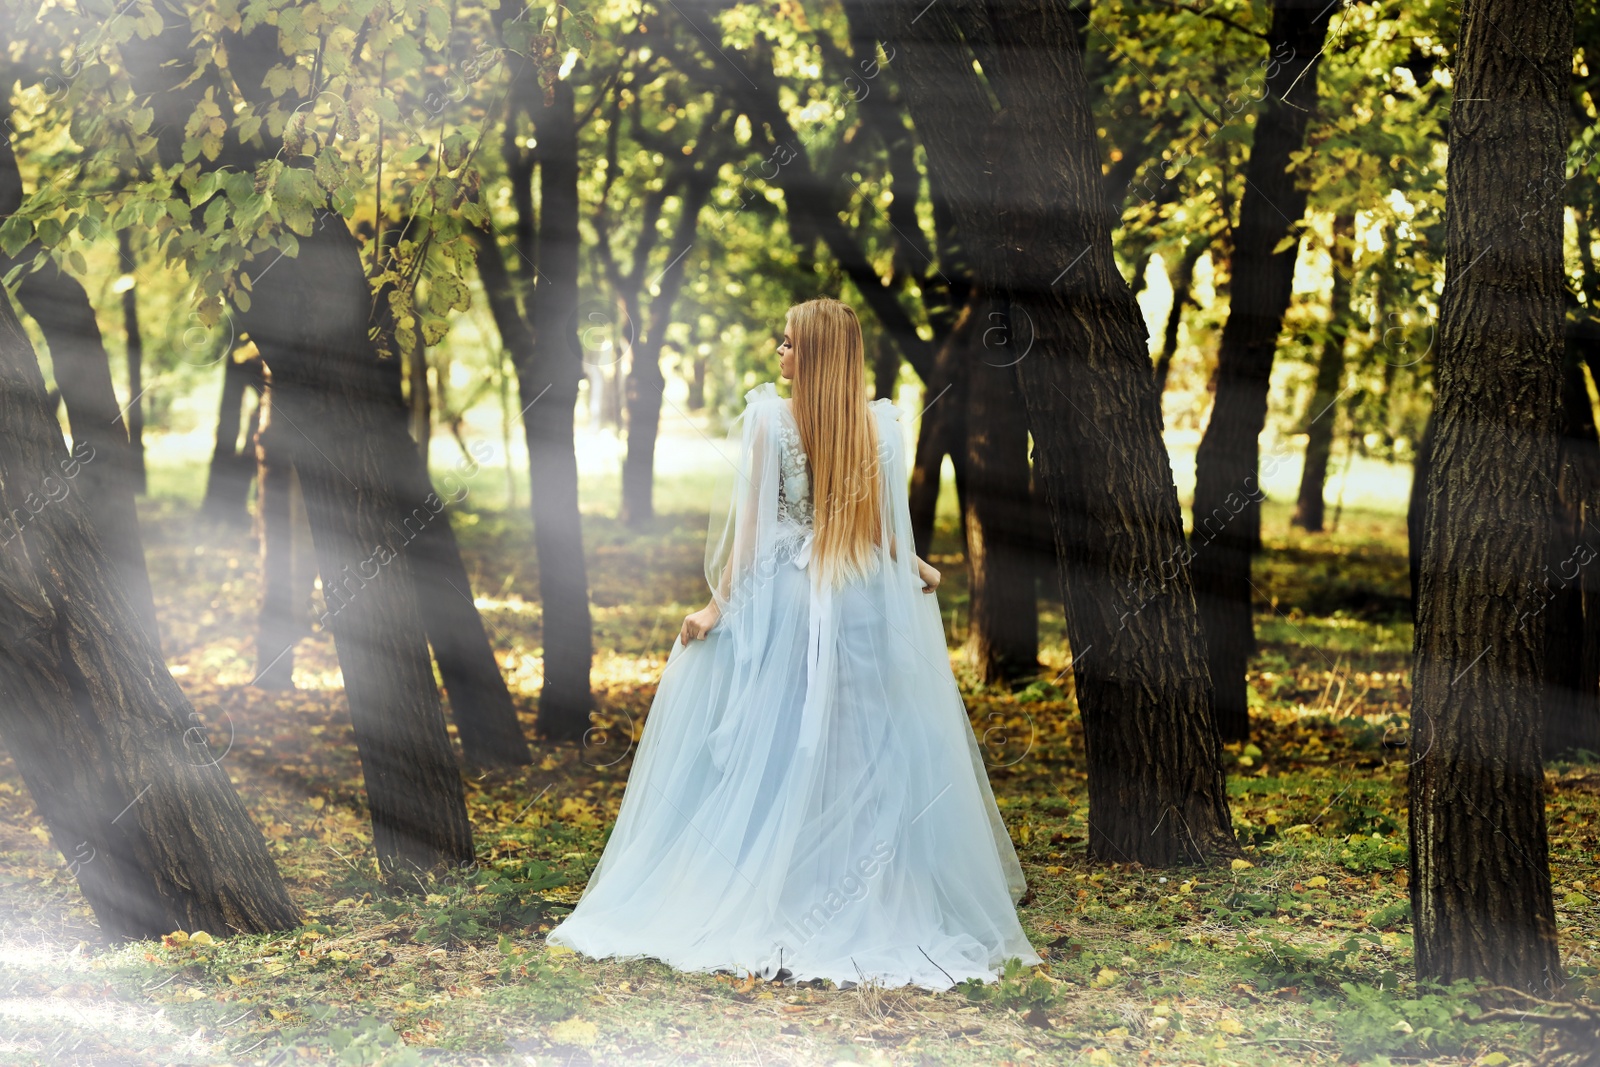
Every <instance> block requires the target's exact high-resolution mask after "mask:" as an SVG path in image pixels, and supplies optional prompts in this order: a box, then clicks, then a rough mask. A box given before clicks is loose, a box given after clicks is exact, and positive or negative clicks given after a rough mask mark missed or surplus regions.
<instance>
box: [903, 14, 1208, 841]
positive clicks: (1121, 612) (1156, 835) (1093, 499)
mask: <svg viewBox="0 0 1600 1067" xmlns="http://www.w3.org/2000/svg"><path fill="white" fill-rule="evenodd" d="M919 9H921V10H920V11H919ZM894 15H895V19H896V26H895V34H896V36H895V41H894V44H895V46H896V48H897V54H898V55H904V56H905V61H904V62H902V63H900V64H899V65H898V67H897V69H898V72H899V77H900V84H901V87H902V89H903V90H904V92H905V96H906V100H907V103H908V105H909V107H910V110H911V113H912V117H913V118H914V119H915V121H916V125H917V128H918V131H919V132H920V133H921V135H922V138H923V141H924V144H925V146H926V148H927V154H928V162H929V169H930V172H932V171H933V170H934V169H935V168H937V169H938V170H940V171H941V172H942V173H943V175H944V184H945V186H946V188H947V190H948V192H949V194H950V202H951V205H952V208H953V210H954V212H955V217H956V220H957V225H958V227H959V228H960V229H961V230H962V232H963V233H964V234H965V235H966V240H967V245H968V247H969V248H971V249H972V250H973V252H974V253H975V254H977V255H978V256H979V267H980V270H981V271H982V272H984V273H985V275H987V277H988V278H990V279H993V281H995V282H999V283H1000V284H1001V288H1003V290H1004V291H1005V292H1007V293H1008V294H1009V295H1010V299H1011V308H1010V311H1011V314H1010V318H1009V322H1010V332H1009V333H1008V334H1002V335H1001V336H1000V338H999V340H1000V341H1003V342H1004V343H1005V345H1006V347H1007V349H1009V348H1012V347H1014V348H1016V349H1017V350H1019V351H1021V350H1024V346H1026V347H1025V350H1026V352H1027V355H1026V356H1025V358H1023V359H1022V360H1021V361H1020V362H1019V363H1018V364H1017V367H1018V368H1019V370H1020V373H1021V380H1022V393H1023V396H1024V398H1025V399H1026V402H1027V414H1028V420H1029V424H1030V426H1031V428H1032V430H1033V434H1034V457H1033V458H1034V473H1035V477H1036V479H1037V480H1038V484H1039V485H1040V487H1041V488H1042V490H1043V493H1044V496H1045V498H1046V499H1047V500H1048V502H1049V510H1050V516H1051V524H1052V529H1053V531H1054V534H1055V542H1056V549H1057V554H1058V557H1059V559H1060V561H1061V585H1062V592H1063V599H1064V601H1065V604H1066V616H1067V632H1068V638H1069V640H1070V641H1071V644H1072V649H1073V652H1074V657H1073V670H1074V673H1075V678H1076V688H1077V696H1078V705H1079V708H1080V709H1081V712H1082V716H1083V724H1084V736H1085V744H1086V748H1087V750H1088V760H1089V848H1090V853H1091V855H1093V856H1094V857H1095V858H1096V859H1099V860H1103V861H1115V862H1140V863H1144V864H1148V865H1151V866H1165V865H1169V864H1174V863H1181V862H1185V861H1199V862H1206V861H1210V860H1214V859H1216V858H1217V857H1220V856H1229V855H1235V854H1237V851H1238V846H1237V844H1236V843H1235V841H1234V839H1233V833H1232V829H1231V826H1230V820H1229V815H1228V807H1227V798H1226V794H1225V792H1224V790H1223V780H1222V772H1221V765H1220V762H1219V755H1218V746H1217V739H1216V731H1215V727H1214V726H1213V724H1212V721H1211V717H1210V699H1211V693H1210V685H1209V682H1208V679H1207V676H1206V665H1205V659H1204V655H1203V650H1204V645H1203V641H1202V637H1201V633H1200V629H1199V622H1198V619H1197V618H1196V615H1195V611H1194V603H1193V599H1192V591H1191V589H1190V586H1189V580H1188V571H1187V569H1186V567H1185V566H1184V561H1183V551H1184V545H1183V525H1182V520H1181V516H1180V514H1179V511H1178V497H1177V491H1176V489H1175V488H1174V487H1173V484H1172V473H1171V468H1170V466H1169V464H1168V462H1167V455H1166V449H1165V447H1164V446H1163V444H1162V438H1161V419H1160V411H1159V409H1158V404H1157V397H1156V393H1155V388H1154V385H1155V383H1154V379H1153V377H1152V375H1151V372H1150V357H1149V352H1148V346H1147V344H1146V341H1145V328H1144V323H1143V319H1142V316H1141V315H1140V313H1139V309H1138V306H1137V304H1136V303H1135V302H1134V299H1133V293H1132V292H1131V290H1130V289H1129V288H1128V285H1127V282H1126V281H1125V280H1124V279H1123V277H1122V276H1121V274H1120V273H1119V272H1118V270H1117V266H1116V261H1115V258H1114V256H1113V255H1112V250H1111V230H1112V222H1113V220H1112V218H1111V212H1110V211H1109V210H1108V208H1107V204H1106V199H1105V196H1104V192H1103V189H1102V183H1101V174H1100V166H1099V154H1098V152H1097V150H1096V146H1095V127H1094V122H1093V119H1092V117H1091V114H1090V110H1089V103H1088V97H1089V90H1088V84H1087V81H1086V79H1085V77H1084V72H1083V60H1082V54H1081V50H1080V45H1079V41H1078V36H1077V33H1076V30H1075V28H1074V23H1073V21H1072V17H1071V14H1070V11H1069V9H1068V8H1067V6H1066V5H1064V4H1059V3H1050V2H1045V0H1024V2H1019V3H1016V4H1012V5H1007V6H1006V7H1005V9H1004V10H1003V11H1002V10H998V9H992V10H991V12H990V20H989V21H990V29H991V30H992V32H993V34H994V41H995V46H996V48H995V56H994V62H993V63H991V64H988V65H986V66H985V68H984V69H985V70H992V71H993V72H994V77H993V79H992V82H991V85H992V86H993V87H994V89H995V90H996V95H997V96H998V97H999V99H1000V102H1001V104H1002V105H1003V107H1004V110H1003V111H1002V112H1001V113H1000V116H999V121H998V122H997V123H996V127H997V128H996V129H994V130H993V131H992V136H990V137H988V138H987V139H986V137H985V132H986V130H985V127H986V126H987V125H988V124H989V116H990V106H989V104H988V98H987V94H986V93H985V91H984V86H983V85H982V83H981V82H980V81H979V80H978V75H977V73H976V72H975V71H974V69H973V63H972V56H971V54H970V52H968V51H967V49H966V47H965V45H964V44H963V40H964V39H963V35H962V33H961V30H960V28H959V26H957V25H956V24H955V22H954V21H953V20H952V15H951V13H950V12H949V11H948V9H945V8H942V7H940V6H937V5H936V6H934V7H932V8H926V7H924V5H921V4H917V3H902V4H897V5H895V8H894ZM986 167H987V172H986V169H985V168H986ZM996 260H999V262H996ZM1063 264H1066V265H1067V266H1066V267H1065V268H1064V267H1063ZM1113 433H1114V434H1116V435H1117V436H1116V438H1115V439H1113V438H1112V437H1111V436H1110V435H1111V434H1113ZM1138 598H1142V599H1138Z"/></svg>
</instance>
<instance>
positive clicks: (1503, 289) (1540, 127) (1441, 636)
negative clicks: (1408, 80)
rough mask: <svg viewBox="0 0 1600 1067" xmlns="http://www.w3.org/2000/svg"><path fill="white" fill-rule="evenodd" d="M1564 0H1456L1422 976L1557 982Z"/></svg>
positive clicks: (1424, 601) (1427, 519) (1422, 773)
mask: <svg viewBox="0 0 1600 1067" xmlns="http://www.w3.org/2000/svg"><path fill="white" fill-rule="evenodd" d="M1572 23H1573V11H1572V5H1571V4H1570V3H1567V2H1561V3H1552V4H1540V5H1535V6H1531V7H1530V6H1528V5H1525V4H1516V3H1511V2H1508V0H1469V2H1468V3H1467V4H1466V6H1465V8H1464V10H1463V14H1462V30H1461V37H1460V41H1459V44H1458V46H1457V54H1456V62H1455V65H1454V69H1455V90H1456V97H1455V101H1454V103H1453V104H1452V105H1451V108H1450V139H1449V148H1450V159H1449V173H1448V190H1449V192H1448V199H1447V201H1446V226H1447V244H1446V268H1447V269H1446V278H1445V287H1444V293H1443V298H1442V306H1441V311H1440V321H1439V345H1438V355H1437V401H1436V408H1435V420H1436V424H1435V427H1434V440H1433V453H1432V469H1431V471H1430V474H1429V478H1428V482H1427V496H1426V502H1425V505H1424V516H1423V523H1422V525H1423V543H1422V567H1421V576H1420V582H1419V588H1418V597H1417V625H1416V637H1415V647H1414V651H1415V657H1416V666H1415V671H1414V679H1415V680H1414V683H1413V696H1412V710H1411V719H1412V741H1411V744H1412V751H1413V752H1415V753H1416V755H1415V757H1414V760H1415V762H1414V764H1413V766H1412V768H1411V777H1410V802H1411V808H1410V828H1411V861H1410V862H1411V906H1412V914H1413V917H1414V919H1413V921H1414V923H1415V929H1416V958H1417V973H1418V976H1419V977H1424V978H1432V979H1438V980H1442V981H1450V980H1454V979H1457V978H1475V977H1485V978H1488V979H1490V980H1491V981H1493V982H1496V983H1501V984H1506V985H1514V986H1519V987H1521V988H1523V989H1538V990H1543V991H1547V992H1548V991H1553V990H1556V989H1558V988H1559V987H1560V985H1561V983H1562V976H1561V961H1560V955H1559V952H1558V950H1557V945H1556V930H1555V908H1554V903H1553V900H1552V896H1551V887H1550V871H1549V863H1548V842H1547V837H1546V830H1545V816H1544V773H1543V765H1542V762H1541V760H1540V755H1539V742H1540V732H1541V726H1542V713H1543V708H1542V704H1543V701H1544V685H1545V637H1546V630H1547V627H1548V626H1549V624H1550V620H1549V618H1548V615H1547V614H1546V612H1545V611H1544V610H1543V609H1544V602H1543V601H1542V600H1541V599H1539V598H1538V597H1537V596H1536V595H1530V593H1533V594H1536V593H1537V584H1536V583H1537V581H1538V579H1539V577H1540V575H1541V572H1542V569H1543V567H1544V565H1545V563H1546V561H1547V557H1546V546H1547V543H1548V530H1549V525H1548V524H1549V521H1550V514H1551V507H1552V495H1553V490H1552V486H1553V485H1554V484H1555V477H1556V474H1557V467H1556V461H1557V450H1558V437H1559V431H1560V424H1559V413H1560V393H1561V360H1562V344H1563V331H1562V319H1563V290H1564V281H1563V264H1562V215H1563V203H1562V195H1561V194H1562V192H1563V190H1564V188H1565V159H1564V154H1565V153H1564V149H1565V146H1566V138H1565V136H1564V130H1565V119H1566V109H1567V102H1566V93H1567V81H1568V74H1569V71H1570V68H1571V62H1572Z"/></svg>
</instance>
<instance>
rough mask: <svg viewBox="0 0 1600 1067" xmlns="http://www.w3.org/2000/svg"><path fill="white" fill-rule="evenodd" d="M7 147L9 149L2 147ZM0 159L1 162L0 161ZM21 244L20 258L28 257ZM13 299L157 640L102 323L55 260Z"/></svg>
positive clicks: (94, 505) (92, 514)
mask: <svg viewBox="0 0 1600 1067" xmlns="http://www.w3.org/2000/svg"><path fill="white" fill-rule="evenodd" d="M6 153H7V155H9V150H8V149H7V150H6ZM0 165H3V164H0ZM35 251H37V249H35V248H32V247H30V248H26V249H24V250H23V251H22V253H21V256H19V257H18V258H19V259H23V261H25V259H24V257H29V258H31V257H32V255H33V254H34V252H35ZM17 302H18V303H20V304H21V305H22V309H23V310H24V311H26V312H27V313H28V315H29V317H31V318H32V319H33V321H34V322H36V323H38V325H39V331H40V332H41V333H42V334H44V339H45V343H46V344H47V345H49V347H50V362H51V365H52V366H53V368H54V370H55V377H56V385H58V386H59V387H60V389H61V398H62V400H63V401H65V402H66V406H67V420H68V423H69V425H71V427H72V443H73V446H74V448H76V447H77V446H78V445H79V443H82V444H84V445H87V446H88V449H89V453H90V455H91V456H92V462H85V464H84V467H83V480H82V481H81V482H79V483H78V488H79V489H80V490H81V491H82V492H83V495H84V505H85V507H86V508H87V510H88V515H89V521H90V522H92V523H94V527H95V530H96V532H97V533H98V534H99V535H100V544H101V546H102V548H103V549H104V551H105V554H106V558H107V559H109V560H110V563H111V566H112V567H113V568H114V570H115V572H116V574H118V575H119V576H120V581H121V582H122V584H123V586H124V587H125V588H126V589H127V591H128V597H129V601H130V603H131V604H132V605H133V609H134V613H135V614H136V615H137V617H138V619H139V623H140V625H142V626H143V627H144V629H145V632H146V633H148V634H150V635H151V636H152V638H154V639H155V640H156V641H157V642H158V643H159V641H160V632H161V631H160V627H159V625H158V624H157V620H156V604H155V595H154V593H153V591H152V590H151V587H150V571H149V569H148V568H147V567H146V565H145V559H144V539H143V538H142V537H141V536H140V534H139V512H138V508H137V505H136V503H135V499H134V498H135V488H136V484H137V483H136V482H135V479H134V471H133V455H132V452H131V451H130V449H129V447H128V434H127V431H126V430H125V429H124V427H123V422H122V414H121V412H120V410H119V409H118V407H117V394H116V391H115V389H114V388H113V387H112V384H111V361H110V359H109V357H108V356H107V354H106V348H105V343H104V340H103V338H102V337H101V334H100V324H99V322H98V321H97V320H96V319H95V314H94V306H93V305H92V304H90V302H89V294H88V293H86V292H84V289H83V286H82V285H80V284H78V280H77V279H76V278H74V277H73V276H72V275H70V274H67V273H66V272H65V271H61V270H59V269H58V268H56V267H55V266H54V265H47V266H45V267H44V268H43V269H41V270H38V271H35V272H33V273H31V274H25V275H23V276H22V279H21V281H20V283H19V284H18V285H17Z"/></svg>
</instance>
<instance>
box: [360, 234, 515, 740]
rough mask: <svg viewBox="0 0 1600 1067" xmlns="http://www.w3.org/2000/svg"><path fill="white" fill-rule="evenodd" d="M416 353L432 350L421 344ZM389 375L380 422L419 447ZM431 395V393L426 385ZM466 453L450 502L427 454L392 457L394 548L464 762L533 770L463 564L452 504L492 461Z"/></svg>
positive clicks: (389, 335)
mask: <svg viewBox="0 0 1600 1067" xmlns="http://www.w3.org/2000/svg"><path fill="white" fill-rule="evenodd" d="M347 263H348V261H347ZM351 285H352V286H353V285H354V281H353V280H352V282H351ZM390 306H391V305H390V304H389V300H388V297H387V293H380V294H379V299H378V300H377V307H378V308H379V309H380V311H379V315H378V322H377V332H378V336H379V337H380V338H382V339H383V340H384V342H386V343H387V344H388V345H389V347H390V348H391V350H392V349H393V348H394V347H395V346H396V343H395V323H394V320H393V315H392V314H391V313H390V312H389V310H388V309H389V308H390ZM414 351H425V349H423V347H422V346H421V344H420V343H419V344H418V345H417V346H416V348H415V349H414ZM381 367H382V370H383V373H384V374H385V376H386V379H387V387H386V388H385V390H384V393H383V396H382V398H381V399H376V398H375V401H374V402H376V403H380V404H382V405H383V410H382V411H380V412H377V413H375V415H374V417H375V418H379V419H387V420H388V421H389V422H390V423H392V424H393V426H392V429H391V433H392V434H393V435H394V436H395V437H396V438H398V439H409V440H412V441H413V442H414V443H415V441H416V439H415V438H414V437H412V436H411V435H413V434H415V433H416V432H417V426H416V422H415V416H416V410H417V409H416V407H415V405H411V406H409V407H408V405H407V404H406V403H405V402H404V400H403V397H402V392H403V391H402V388H401V382H400V373H401V367H400V363H399V361H397V360H384V361H382V363H381ZM413 388H415V383H413ZM423 388H424V390H425V389H426V382H424V385H423ZM414 395H415V394H413V396H414ZM466 448H467V453H468V455H469V456H470V457H472V462H471V463H470V464H468V465H467V466H465V467H458V468H457V469H456V470H454V471H451V472H450V473H449V474H447V475H446V476H445V479H444V484H445V485H446V490H447V491H446V494H445V496H443V497H441V496H440V495H439V492H438V491H437V490H436V489H435V488H434V484H433V479H432V476H431V475H430V474H429V472H428V465H427V458H426V456H425V454H424V453H423V452H422V451H421V449H420V447H413V448H396V449H395V450H394V451H393V452H391V453H390V454H389V455H388V457H387V459H388V477H389V479H390V484H391V485H392V486H393V487H394V491H395V493H396V495H397V497H398V499H399V502H400V509H401V512H402V514H403V519H402V521H401V523H400V525H399V526H398V527H396V528H395V530H394V533H395V535H396V538H397V540H396V541H394V542H391V544H394V545H396V546H397V547H400V548H401V549H403V550H405V551H407V552H409V553H410V555H411V556H412V560H413V563H412V575H413V577H414V578H415V580H416V584H417V606H418V608H419V609H420V610H421V612H422V621H423V625H424V627H425V628H426V629H427V633H428V644H429V645H430V646H431V647H432V649H433V659H434V662H435V663H436V664H437V665H438V667H439V677H440V678H441V679H442V680H443V682H444V691H445V695H446V696H448V697H449V699H450V712H451V717H452V718H453V719H454V720H455V724H456V734H457V736H458V737H459V738H460V741H461V750H462V755H464V756H465V757H466V760H467V763H468V764H469V765H471V766H472V767H475V768H487V767H521V766H526V765H527V764H529V763H531V762H533V756H532V755H531V754H530V753H529V751H528V741H527V739H526V738H525V737H523V735H522V724H521V723H520V722H519V721H518V719H517V711H516V708H515V706H514V705H513V704H512V702H511V692H510V690H509V689H507V688H506V681H505V676H504V675H502V674H501V673H500V664H499V663H498V662H496V660H495V658H494V649H493V648H492V647H491V646H490V644H489V635H488V633H487V631H486V630H485V628H484V625H483V616H482V615H480V614H479V613H478V607H477V602H476V601H474V600H473V597H472V579H471V576H470V575H468V574H467V568H466V564H465V563H464V562H463V561H462V559H461V547H460V545H459V543H458V542H457V541H456V535H455V529H454V528H453V527H452V526H451V523H450V516H449V514H448V510H447V509H448V506H449V505H450V504H452V503H458V502H460V501H462V500H464V499H466V497H467V494H468V492H469V491H470V490H469V487H468V485H467V482H466V478H469V477H471V475H472V474H474V473H476V471H477V461H478V460H479V459H482V458H484V457H485V456H486V455H487V451H486V449H485V447H484V446H483V445H481V444H479V443H477V442H473V443H472V444H471V445H470V446H466Z"/></svg>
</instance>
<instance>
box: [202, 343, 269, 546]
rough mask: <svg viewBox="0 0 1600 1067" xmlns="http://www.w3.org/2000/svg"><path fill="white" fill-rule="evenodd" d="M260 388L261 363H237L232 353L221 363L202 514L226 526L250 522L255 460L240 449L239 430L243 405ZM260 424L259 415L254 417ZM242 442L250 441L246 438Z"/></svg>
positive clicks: (246, 451)
mask: <svg viewBox="0 0 1600 1067" xmlns="http://www.w3.org/2000/svg"><path fill="white" fill-rule="evenodd" d="M260 388H261V360H259V359H256V358H253V357H252V358H250V359H246V360H237V359H235V358H234V354H233V353H232V352H229V353H227V354H226V355H224V356H223V359H222V399H221V401H220V402H219V404H218V406H217V436H216V444H215V445H214V446H213V447H212V450H211V466H210V468H209V470H208V471H207V473H206V495H205V499H204V501H203V502H202V503H201V505H200V511H201V514H203V515H206V516H207V517H209V518H213V519H216V520H217V521H218V522H222V523H227V524H229V525H243V524H244V523H246V522H248V521H249V518H250V512H249V507H248V503H249V499H250V479H251V478H253V477H254V476H255V462H254V460H255V457H254V456H252V455H251V454H250V453H249V451H248V450H247V449H243V448H240V447H239V429H240V426H241V425H242V423H243V421H244V419H243V416H244V401H245V397H246V395H247V394H248V393H249V392H250V391H251V390H252V389H254V390H257V391H258V392H259V390H260ZM256 418H257V421H259V415H257V416H256ZM245 440H246V441H248V440H250V435H249V434H246V436H245Z"/></svg>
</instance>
